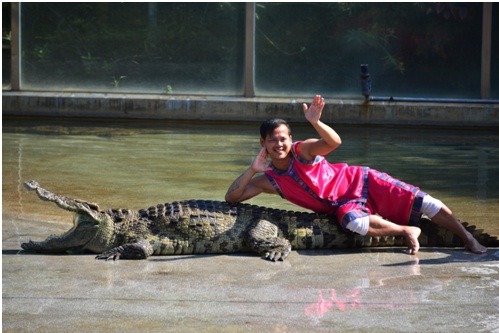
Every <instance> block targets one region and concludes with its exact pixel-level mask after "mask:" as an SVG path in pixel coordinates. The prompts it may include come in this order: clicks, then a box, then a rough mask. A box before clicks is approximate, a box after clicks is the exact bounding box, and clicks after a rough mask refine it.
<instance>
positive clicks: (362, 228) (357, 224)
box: [346, 215, 369, 236]
mask: <svg viewBox="0 0 499 333" xmlns="http://www.w3.org/2000/svg"><path fill="white" fill-rule="evenodd" d="M346 228H347V229H348V230H350V231H353V232H355V233H358V234H360V235H362V236H365V235H366V234H367V232H368V231H369V215H366V216H362V217H358V218H356V219H354V220H352V221H350V222H348V224H347V226H346Z"/></svg>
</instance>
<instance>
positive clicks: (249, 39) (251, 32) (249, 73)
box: [244, 2, 255, 97]
mask: <svg viewBox="0 0 499 333" xmlns="http://www.w3.org/2000/svg"><path fill="white" fill-rule="evenodd" d="M245 41H246V42H245V57H244V97H255V3H254V2H247V3H246V29H245Z"/></svg>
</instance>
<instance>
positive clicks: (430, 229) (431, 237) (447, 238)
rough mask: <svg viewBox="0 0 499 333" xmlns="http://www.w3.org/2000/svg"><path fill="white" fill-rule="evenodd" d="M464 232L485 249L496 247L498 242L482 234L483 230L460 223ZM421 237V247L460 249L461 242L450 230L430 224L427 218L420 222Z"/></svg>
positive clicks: (462, 244)
mask: <svg viewBox="0 0 499 333" xmlns="http://www.w3.org/2000/svg"><path fill="white" fill-rule="evenodd" d="M461 224H462V225H463V226H464V228H465V229H466V230H468V231H469V232H470V233H471V234H472V235H473V237H475V238H476V239H477V240H478V242H479V243H480V244H482V245H483V246H487V247H498V246H499V240H498V239H497V237H496V236H491V235H489V234H488V233H486V232H484V230H483V229H477V227H476V226H474V225H470V224H469V223H467V222H461ZM419 227H420V228H421V236H420V237H419V243H420V244H421V246H429V247H432V246H434V247H462V246H464V242H463V240H462V239H461V238H460V237H458V236H457V235H456V234H454V233H453V232H451V231H450V230H448V229H446V228H444V227H442V226H440V225H438V224H436V223H434V222H432V221H431V220H429V219H427V218H422V219H421V220H420V225H419Z"/></svg>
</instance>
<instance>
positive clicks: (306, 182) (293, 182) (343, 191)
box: [265, 141, 368, 214]
mask: <svg viewBox="0 0 499 333" xmlns="http://www.w3.org/2000/svg"><path fill="white" fill-rule="evenodd" d="M300 143H301V141H297V142H294V143H293V145H292V148H291V152H292V154H291V163H290V165H289V168H288V170H286V171H284V172H283V171H280V170H277V169H276V168H275V167H274V166H273V165H272V163H271V164H270V167H271V168H272V170H270V171H267V172H265V175H266V176H267V178H268V179H269V180H270V182H271V183H272V185H273V186H274V188H275V189H276V190H277V192H278V193H279V194H280V195H281V196H282V197H283V198H285V199H286V200H289V201H291V202H293V203H295V204H297V205H299V206H301V207H304V208H307V209H310V210H312V211H314V212H316V213H325V214H333V213H334V212H335V211H336V208H337V207H338V206H340V205H342V204H345V203H347V202H365V200H366V199H367V189H366V186H364V184H365V183H366V179H367V170H368V168H366V167H359V166H349V165H348V164H346V163H337V164H331V163H329V162H328V161H327V160H326V159H325V158H324V157H323V156H317V157H316V158H315V160H314V161H307V160H304V159H303V158H301V157H300V156H299V155H298V154H297V152H296V148H297V146H298V145H299V144H300ZM366 185H367V184H366Z"/></svg>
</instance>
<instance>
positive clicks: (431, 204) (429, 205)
mask: <svg viewBox="0 0 499 333" xmlns="http://www.w3.org/2000/svg"><path fill="white" fill-rule="evenodd" d="M442 207H443V203H442V201H440V200H438V199H435V198H433V197H432V196H430V195H425V196H424V197H423V203H422V205H421V213H423V214H425V215H426V216H428V217H429V218H430V219H431V218H433V217H434V216H435V215H437V213H438V212H439V211H440V209H442Z"/></svg>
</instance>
